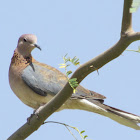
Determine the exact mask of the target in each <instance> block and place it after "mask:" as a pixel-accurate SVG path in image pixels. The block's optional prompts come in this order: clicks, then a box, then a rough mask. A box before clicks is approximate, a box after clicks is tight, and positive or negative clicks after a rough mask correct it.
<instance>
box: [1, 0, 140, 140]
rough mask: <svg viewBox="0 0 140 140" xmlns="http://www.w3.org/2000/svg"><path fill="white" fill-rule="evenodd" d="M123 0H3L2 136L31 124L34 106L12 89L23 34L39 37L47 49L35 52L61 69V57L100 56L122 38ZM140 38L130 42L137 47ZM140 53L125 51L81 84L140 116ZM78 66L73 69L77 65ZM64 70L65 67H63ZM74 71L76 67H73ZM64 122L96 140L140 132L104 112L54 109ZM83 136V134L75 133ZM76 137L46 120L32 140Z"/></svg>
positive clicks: (139, 27) (139, 22) (138, 26)
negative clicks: (14, 59) (15, 53)
mask: <svg viewBox="0 0 140 140" xmlns="http://www.w3.org/2000/svg"><path fill="white" fill-rule="evenodd" d="M122 8H123V0H116V1H112V0H108V1H101V0H100V1H95V0H50V1H49V0H39V1H35V0H30V1H28V0H24V1H18V0H13V1H8V0H5V1H2V2H1V8H0V17H1V21H0V31H1V47H0V48H1V55H0V60H1V62H0V64H1V69H0V73H1V80H0V83H1V84H0V85H1V94H0V99H1V103H0V105H1V113H0V114H1V115H0V120H1V121H0V122H1V125H0V130H1V134H0V139H1V140H5V139H6V138H7V137H8V136H10V135H11V134H12V133H13V132H14V131H15V130H17V129H18V128H19V127H20V126H21V125H23V124H24V123H25V122H26V119H27V117H29V116H30V114H31V113H32V111H33V110H32V109H31V108H30V107H28V106H26V105H24V104H23V103H22V102H21V101H20V100H19V99H18V98H17V97H16V96H15V95H14V94H13V92H12V91H11V89H10V87H9V82H8V69H9V64H10V60H11V57H12V55H13V51H14V49H15V48H16V45H17V40H18V38H19V36H20V35H22V34H24V33H33V34H36V35H37V37H38V44H39V45H40V46H41V47H42V51H41V52H40V51H38V50H34V51H33V53H32V54H33V56H34V57H35V59H37V60H38V61H40V62H43V63H46V64H49V65H51V66H53V67H56V68H59V66H58V64H60V63H62V62H63V61H62V56H64V55H65V54H66V53H68V54H69V56H71V57H74V56H77V57H78V58H79V59H80V62H81V63H85V62H86V61H88V60H90V59H91V58H93V57H95V56H97V55H99V54H100V53H102V52H103V51H105V50H106V49H108V48H109V47H111V46H112V45H113V44H114V43H116V42H117V41H118V39H119V36H120V28H121V19H122ZM139 17H140V10H139V11H138V12H137V13H134V15H133V27H134V30H136V31H140V18H139ZM138 46H140V41H137V42H135V43H133V44H131V45H130V47H129V49H137V47H138ZM139 60H140V54H138V53H133V52H127V51H125V52H124V53H123V54H122V55H121V56H120V57H119V58H117V59H115V60H114V61H112V62H110V63H109V64H107V65H105V66H104V67H103V68H101V69H100V70H99V75H98V74H97V72H94V73H92V74H90V75H89V76H88V77H87V78H85V79H84V81H83V82H82V83H81V84H82V85H83V86H84V87H86V88H88V89H90V90H93V91H96V92H98V93H101V94H103V95H105V96H106V97H107V99H106V100H105V104H108V105H111V106H114V107H117V108H120V109H123V110H125V111H129V112H132V113H134V114H138V115H140V90H139V86H140V78H139V73H140V63H139ZM72 69H73V68H72ZM60 70H61V71H63V69H60ZM73 71H74V69H73ZM48 120H49V121H59V122H63V123H66V124H69V125H71V126H75V127H78V128H79V129H80V130H86V133H85V134H87V135H88V136H89V138H90V139H92V140H103V139H104V140H112V139H113V140H123V139H126V140H132V139H133V140H139V138H140V131H136V130H133V129H131V128H128V127H126V126H122V125H120V124H118V123H116V122H114V121H112V120H110V119H108V118H105V117H102V116H100V115H97V114H94V113H89V112H85V111H79V110H65V111H61V112H58V113H54V114H53V115H52V116H50V117H49V119H48ZM72 132H73V133H74V134H75V135H76V137H77V138H78V139H80V137H79V135H77V133H75V132H74V131H72ZM39 139H41V140H47V139H49V140H74V138H73V137H72V136H71V135H70V134H69V132H68V131H67V129H66V128H64V127H63V126H61V125H57V124H46V125H44V126H41V128H40V129H39V130H38V131H37V132H35V133H34V134H32V135H31V136H30V137H29V138H27V140H39Z"/></svg>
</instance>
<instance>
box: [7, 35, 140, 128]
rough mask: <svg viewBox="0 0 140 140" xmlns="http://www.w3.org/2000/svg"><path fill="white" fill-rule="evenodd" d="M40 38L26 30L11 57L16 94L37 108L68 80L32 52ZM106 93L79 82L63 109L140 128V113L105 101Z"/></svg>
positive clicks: (12, 78) (11, 76) (11, 83)
mask: <svg viewBox="0 0 140 140" xmlns="http://www.w3.org/2000/svg"><path fill="white" fill-rule="evenodd" d="M36 43H37V38H36V36H35V35H33V34H24V35H22V36H21V37H20V38H19V40H18V45H17V48H16V49H15V51H14V55H13V57H12V60H11V64H10V69H9V82H10V86H11V89H12V90H13V92H14V93H15V94H16V96H17V97H18V98H19V99H20V100H21V101H22V102H23V103H25V104H26V105H28V106H30V107H32V108H34V109H37V108H39V107H40V106H41V105H43V104H46V103H47V102H48V101H50V100H51V99H52V97H54V96H55V95H56V94H57V93H58V92H59V91H60V90H61V89H62V88H63V86H64V85H65V84H66V82H67V78H66V76H65V75H64V74H63V73H61V72H60V71H58V70H57V69H55V68H53V67H51V66H49V65H46V64H43V63H40V62H38V61H36V60H35V59H34V58H33V57H32V55H31V52H32V50H33V49H34V48H38V49H40V47H39V46H38V45H37V44H36ZM104 99H105V97H104V96H103V95H100V94H98V93H96V92H93V91H90V90H88V89H85V88H84V87H82V86H80V85H79V86H78V87H77V90H76V93H74V94H73V95H72V96H71V98H70V99H68V100H67V101H66V102H65V104H63V105H62V106H61V107H60V109H59V110H58V111H60V110H63V109H80V110H86V111H90V112H94V113H98V114H100V115H103V116H106V117H109V118H111V119H112V120H115V121H117V122H118V123H120V124H122V125H125V126H128V127H131V128H134V129H137V130H140V126H139V125H138V123H140V116H137V115H134V114H131V113H128V112H125V111H122V110H119V109H116V108H113V107H110V106H107V105H105V104H103V101H104Z"/></svg>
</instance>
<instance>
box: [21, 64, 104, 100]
mask: <svg viewBox="0 0 140 140" xmlns="http://www.w3.org/2000/svg"><path fill="white" fill-rule="evenodd" d="M21 76H22V79H23V81H24V82H25V83H26V84H27V85H28V86H29V87H30V88H31V89H32V90H33V91H34V92H35V93H37V94H39V95H41V96H47V94H51V95H56V94H57V93H58V92H59V91H60V90H61V89H62V88H63V87H64V85H65V84H66V82H67V78H66V76H65V75H64V74H63V73H61V72H60V71H58V70H57V69H55V68H53V67H51V66H49V65H45V64H42V63H38V62H34V63H31V64H30V65H29V66H27V67H26V68H25V69H24V70H23V72H22V74H21ZM71 98H73V99H77V98H79V99H98V100H101V101H103V99H104V98H105V96H103V95H101V94H98V93H96V92H93V91H90V90H87V89H85V88H83V87H82V86H80V85H79V86H78V87H77V89H76V93H74V94H73V95H72V97H71Z"/></svg>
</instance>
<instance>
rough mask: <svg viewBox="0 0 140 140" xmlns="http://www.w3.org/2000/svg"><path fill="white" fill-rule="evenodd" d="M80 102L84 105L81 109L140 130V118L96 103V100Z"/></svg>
mask: <svg viewBox="0 0 140 140" xmlns="http://www.w3.org/2000/svg"><path fill="white" fill-rule="evenodd" d="M80 102H81V103H82V106H81V107H80V108H79V109H82V110H87V111H90V112H94V113H98V114H100V115H103V116H106V117H108V118H110V119H112V120H114V121H116V122H118V123H120V124H122V125H125V126H128V127H131V128H133V129H136V130H140V126H139V125H138V124H139V123H140V116H137V115H134V114H132V113H128V112H126V111H123V110H120V109H117V108H114V107H111V106H108V105H105V104H102V103H99V102H96V101H95V100H94V101H93V100H92V102H91V101H88V100H81V101H80Z"/></svg>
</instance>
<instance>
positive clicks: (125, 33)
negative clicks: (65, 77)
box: [8, 0, 140, 140]
mask: <svg viewBox="0 0 140 140" xmlns="http://www.w3.org/2000/svg"><path fill="white" fill-rule="evenodd" d="M131 4H132V0H124V10H123V18H122V29H121V37H120V40H119V41H118V42H117V43H116V44H115V45H114V46H112V47H111V48H110V49H108V50H107V51H105V52H103V53H102V54H100V55H99V56H97V57H95V58H93V59H92V60H90V61H88V62H87V63H85V64H83V65H81V66H80V67H79V68H78V69H77V70H76V71H75V72H74V74H73V75H72V77H71V78H77V81H78V83H80V82H81V81H82V80H83V79H84V78H85V77H86V76H87V75H88V74H90V73H91V72H93V71H95V70H98V69H99V68H101V67H102V66H104V65H105V64H106V63H108V62H110V61H112V60H113V59H115V58H116V57H118V56H119V55H121V54H122V52H123V51H124V50H125V49H126V48H127V47H128V46H129V45H130V44H131V43H132V42H134V41H136V40H140V32H138V33H135V32H134V31H133V29H132V14H131V13H129V9H130V7H131ZM72 93H73V89H72V88H71V86H70V85H69V83H68V82H67V83H66V85H65V86H64V88H63V89H62V90H61V91H60V92H59V93H58V94H57V95H56V96H55V97H54V98H53V99H52V100H51V101H50V102H49V103H47V104H46V105H45V106H44V107H42V108H41V109H40V112H39V119H37V117H36V116H35V115H34V116H33V117H32V119H31V120H30V125H29V124H28V123H25V124H24V125H23V126H22V127H21V128H19V129H18V130H17V131H16V132H15V133H14V134H12V135H11V136H10V137H9V138H8V140H19V139H20V140H22V139H25V138H27V137H28V136H29V135H31V134H32V133H33V132H34V131H36V130H37V129H38V128H39V127H40V126H41V125H42V124H43V122H44V121H45V120H46V119H47V118H48V117H49V116H50V115H51V114H52V113H54V112H55V111H56V110H58V109H59V108H60V107H61V106H62V105H63V104H64V103H65V101H66V100H67V99H68V98H70V97H71V95H72Z"/></svg>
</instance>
